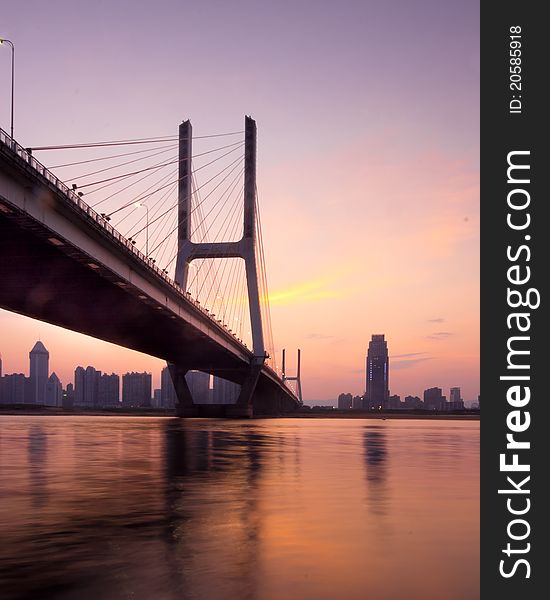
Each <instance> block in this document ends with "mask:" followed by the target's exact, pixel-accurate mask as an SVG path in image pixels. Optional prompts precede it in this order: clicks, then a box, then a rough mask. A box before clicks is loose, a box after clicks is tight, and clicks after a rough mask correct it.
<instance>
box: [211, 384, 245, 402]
mask: <svg viewBox="0 0 550 600" xmlns="http://www.w3.org/2000/svg"><path fill="white" fill-rule="evenodd" d="M240 391H241V386H240V385H238V384H237V383H233V382H232V381H227V379H222V378H221V377H214V379H213V387H212V404H235V403H236V402H237V399H238V397H239V394H240Z"/></svg>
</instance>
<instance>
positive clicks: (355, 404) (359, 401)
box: [351, 396, 363, 410]
mask: <svg viewBox="0 0 550 600" xmlns="http://www.w3.org/2000/svg"><path fill="white" fill-rule="evenodd" d="M351 408H353V410H361V409H362V408H363V397H362V396H354V397H353V398H352V400H351Z"/></svg>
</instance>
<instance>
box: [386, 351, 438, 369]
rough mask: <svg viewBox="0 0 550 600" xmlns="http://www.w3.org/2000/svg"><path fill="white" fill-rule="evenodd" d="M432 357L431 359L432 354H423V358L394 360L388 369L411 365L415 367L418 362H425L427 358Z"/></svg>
mask: <svg viewBox="0 0 550 600" xmlns="http://www.w3.org/2000/svg"><path fill="white" fill-rule="evenodd" d="M422 354H423V353H422ZM432 359H433V356H424V357H423V358H411V359H408V360H394V361H392V362H391V363H390V369H394V370H402V369H410V368H412V367H415V366H416V365H417V364H419V363H421V362H425V361H427V360H432Z"/></svg>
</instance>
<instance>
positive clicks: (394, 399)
mask: <svg viewBox="0 0 550 600" xmlns="http://www.w3.org/2000/svg"><path fill="white" fill-rule="evenodd" d="M387 408H391V409H392V410H396V409H399V408H401V396H398V395H397V394H395V395H393V396H390V397H389V398H388V404H387Z"/></svg>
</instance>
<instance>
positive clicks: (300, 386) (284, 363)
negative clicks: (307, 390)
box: [282, 348, 303, 402]
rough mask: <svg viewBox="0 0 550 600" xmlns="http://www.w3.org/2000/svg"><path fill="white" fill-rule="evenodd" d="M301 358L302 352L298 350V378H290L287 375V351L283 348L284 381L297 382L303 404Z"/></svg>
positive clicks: (297, 389)
mask: <svg viewBox="0 0 550 600" xmlns="http://www.w3.org/2000/svg"><path fill="white" fill-rule="evenodd" d="M300 356H301V352H300V348H298V361H297V365H296V376H295V377H289V376H288V375H287V374H286V362H285V358H286V351H285V349H284V348H283V365H282V367H283V368H282V376H283V381H295V382H296V393H297V395H298V400H300V402H303V398H302V380H301V377H300Z"/></svg>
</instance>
